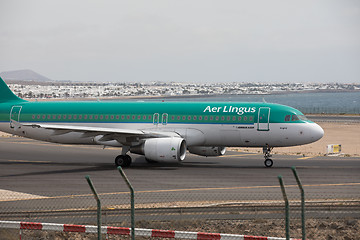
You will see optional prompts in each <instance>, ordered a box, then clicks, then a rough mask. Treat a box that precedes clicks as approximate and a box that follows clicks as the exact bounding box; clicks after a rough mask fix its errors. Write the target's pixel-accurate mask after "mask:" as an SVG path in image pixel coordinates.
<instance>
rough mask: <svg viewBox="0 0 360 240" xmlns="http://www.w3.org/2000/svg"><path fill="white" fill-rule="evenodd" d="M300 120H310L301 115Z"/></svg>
mask: <svg viewBox="0 0 360 240" xmlns="http://www.w3.org/2000/svg"><path fill="white" fill-rule="evenodd" d="M299 118H300V120H302V121H307V120H308V119H307V118H306V117H305V116H304V115H299Z"/></svg>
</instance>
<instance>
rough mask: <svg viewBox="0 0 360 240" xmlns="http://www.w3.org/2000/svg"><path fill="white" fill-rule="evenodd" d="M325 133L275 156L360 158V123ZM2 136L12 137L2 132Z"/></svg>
mask: <svg viewBox="0 0 360 240" xmlns="http://www.w3.org/2000/svg"><path fill="white" fill-rule="evenodd" d="M318 124H319V125H320V126H321V127H322V128H323V129H324V131H325V134H324V137H323V138H322V139H320V140H319V141H317V142H315V143H312V144H307V145H302V146H296V147H285V148H275V149H274V150H273V151H272V153H274V154H296V155H304V156H319V155H325V154H326V146H327V145H329V144H341V147H342V151H341V152H342V153H343V156H354V157H358V156H360V123H333V122H321V123H318ZM0 136H11V135H9V134H6V133H3V132H0ZM230 150H239V151H244V152H262V149H261V148H231V149H230Z"/></svg>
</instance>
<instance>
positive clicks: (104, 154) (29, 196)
mask: <svg viewBox="0 0 360 240" xmlns="http://www.w3.org/2000/svg"><path fill="white" fill-rule="evenodd" d="M0 153H1V154H0V166H1V167H0V183H1V185H0V189H1V190H2V192H0V193H1V194H0V196H1V197H0V207H1V208H2V209H5V211H4V212H5V213H11V212H21V211H28V212H30V211H34V210H39V209H40V210H41V211H54V210H69V209H79V208H86V209H88V208H90V207H91V206H95V202H94V199H93V196H92V194H91V191H90V188H89V186H88V184H87V182H86V181H85V176H86V175H90V177H91V179H92V180H93V183H94V185H95V187H96V188H97V191H98V192H99V193H100V196H101V198H102V199H103V201H104V205H106V206H109V208H127V207H128V203H129V199H128V188H127V186H126V184H125V183H124V182H123V180H122V179H121V177H120V174H119V172H118V171H117V169H116V168H115V165H114V163H113V162H114V157H115V156H116V155H118V154H119V153H120V149H117V148H105V149H103V148H102V147H100V146H83V145H80V146H74V145H58V144H52V143H45V142H39V141H34V140H29V139H24V138H18V137H3V138H0ZM132 157H133V165H132V166H131V167H130V168H128V169H125V173H126V175H127V176H128V178H129V180H130V181H131V183H132V185H133V187H134V189H135V191H136V204H137V206H138V207H140V208H151V207H152V208H154V207H158V208H160V207H161V208H165V207H174V206H178V207H179V206H182V207H189V206H192V207H195V206H196V207H197V206H205V205H211V204H229V203H234V202H235V203H239V202H241V203H247V204H250V203H251V204H255V203H256V204H260V203H261V204H265V203H266V204H268V203H270V202H277V203H278V202H279V201H280V202H281V199H282V195H281V191H280V188H279V182H278V178H277V176H278V175H282V176H283V179H284V182H285V184H286V189H287V192H288V194H289V198H290V199H291V200H297V199H299V190H298V188H297V185H296V181H295V179H294V177H293V174H292V172H291V169H290V167H291V166H296V168H297V170H298V174H299V176H300V178H301V180H302V183H303V185H304V188H305V191H306V194H307V201H313V202H321V201H332V202H341V201H359V200H360V174H359V172H360V158H354V157H353V158H350V157H311V158H310V157H303V156H302V155H299V156H286V155H274V156H273V157H272V159H273V160H274V166H273V167H272V168H265V167H264V164H263V161H264V159H263V156H262V154H250V153H238V152H228V153H227V154H226V155H225V156H222V157H217V158H205V157H199V156H195V155H191V154H188V155H187V157H186V159H185V161H184V162H183V163H181V164H176V163H174V164H171V163H165V164H162V163H154V164H148V163H147V162H146V161H145V160H144V157H142V156H137V155H132Z"/></svg>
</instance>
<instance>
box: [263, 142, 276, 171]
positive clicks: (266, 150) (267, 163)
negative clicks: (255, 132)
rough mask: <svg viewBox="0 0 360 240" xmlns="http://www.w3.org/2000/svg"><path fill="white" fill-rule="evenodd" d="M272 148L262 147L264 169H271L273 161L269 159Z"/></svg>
mask: <svg viewBox="0 0 360 240" xmlns="http://www.w3.org/2000/svg"><path fill="white" fill-rule="evenodd" d="M272 149H273V148H272V147H269V146H266V147H263V153H264V158H265V161H264V164H265V167H268V168H269V167H272V165H273V164H274V162H273V160H271V159H270V157H271V154H270V152H271V150H272Z"/></svg>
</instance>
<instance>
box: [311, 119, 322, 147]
mask: <svg viewBox="0 0 360 240" xmlns="http://www.w3.org/2000/svg"><path fill="white" fill-rule="evenodd" d="M310 132H311V134H310V135H311V140H312V141H314V142H315V141H317V140H319V139H321V138H322V137H323V136H324V129H322V127H320V126H319V125H317V124H316V123H312V124H311V127H310Z"/></svg>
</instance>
